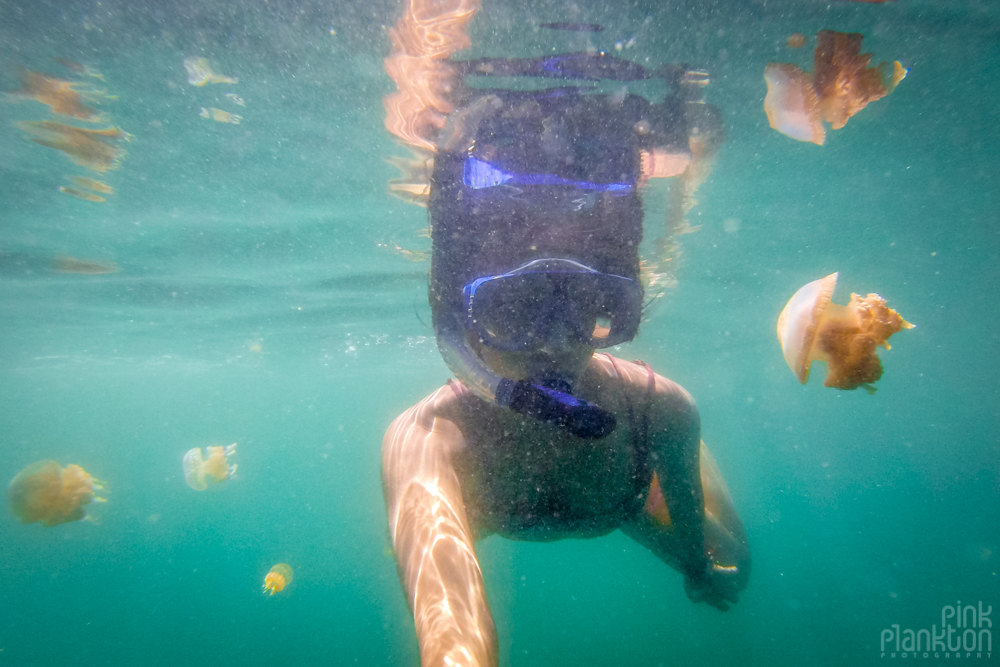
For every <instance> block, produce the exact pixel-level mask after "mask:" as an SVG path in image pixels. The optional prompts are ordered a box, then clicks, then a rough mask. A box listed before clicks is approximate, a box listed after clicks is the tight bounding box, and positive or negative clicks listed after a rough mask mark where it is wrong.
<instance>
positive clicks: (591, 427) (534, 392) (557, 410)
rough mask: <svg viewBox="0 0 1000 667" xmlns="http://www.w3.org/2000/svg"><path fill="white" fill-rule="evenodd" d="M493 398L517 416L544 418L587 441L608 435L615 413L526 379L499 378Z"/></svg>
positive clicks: (612, 428) (610, 431)
mask: <svg viewBox="0 0 1000 667" xmlns="http://www.w3.org/2000/svg"><path fill="white" fill-rule="evenodd" d="M496 401H497V403H498V404H499V405H501V406H503V407H506V408H509V409H511V410H513V411H514V412H516V413H518V414H519V415H524V416H526V417H531V418H533V419H540V420H542V421H547V422H549V423H550V424H554V425H555V426H558V427H560V428H562V429H565V430H567V431H569V432H570V433H572V434H573V435H575V436H576V437H578V438H584V439H586V440H596V439H599V438H604V437H607V436H609V435H611V433H612V431H614V430H615V426H616V421H615V416H614V415H613V414H611V413H610V412H608V411H607V410H602V409H601V408H599V407H597V406H596V405H591V404H590V403H588V402H586V401H584V400H581V399H579V398H576V397H575V396H573V395H571V394H568V393H566V392H563V391H559V390H558V389H550V388H549V387H543V386H542V385H538V384H532V383H531V382H527V381H525V380H511V379H509V378H504V379H502V380H501V381H500V385H499V386H498V387H497V393H496Z"/></svg>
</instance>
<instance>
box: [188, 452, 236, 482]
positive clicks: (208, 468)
mask: <svg viewBox="0 0 1000 667" xmlns="http://www.w3.org/2000/svg"><path fill="white" fill-rule="evenodd" d="M205 451H206V452H207V454H208V455H207V457H206V458H202V455H201V449H199V448H198V447H195V448H194V449H191V450H189V451H188V452H187V454H185V455H184V481H185V482H187V485H188V486H190V487H191V488H192V489H194V490H195V491H204V490H205V489H207V488H208V487H209V485H211V484H217V483H218V482H221V481H223V480H226V479H231V478H232V477H233V475H235V474H236V465H235V464H234V465H229V457H230V456H232V455H233V454H235V453H236V443H235V442H234V443H233V444H231V445H229V446H228V447H206V448H205Z"/></svg>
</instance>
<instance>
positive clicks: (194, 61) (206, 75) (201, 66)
mask: <svg viewBox="0 0 1000 667" xmlns="http://www.w3.org/2000/svg"><path fill="white" fill-rule="evenodd" d="M184 69H186V70H187V75H188V83H190V84H191V85H192V86H198V87H199V88H200V87H201V86H204V85H205V84H206V83H239V82H240V80H239V79H234V78H232V77H229V76H223V75H221V74H216V73H215V72H213V71H212V67H211V66H210V65H209V64H208V58H185V59H184Z"/></svg>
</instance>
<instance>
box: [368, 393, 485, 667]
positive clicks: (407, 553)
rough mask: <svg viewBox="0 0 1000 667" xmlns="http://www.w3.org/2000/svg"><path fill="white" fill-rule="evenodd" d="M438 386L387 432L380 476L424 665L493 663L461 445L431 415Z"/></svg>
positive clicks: (454, 431) (450, 428) (453, 430)
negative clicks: (458, 456) (462, 479)
mask: <svg viewBox="0 0 1000 667" xmlns="http://www.w3.org/2000/svg"><path fill="white" fill-rule="evenodd" d="M450 394H452V389H451V388H450V387H443V388H442V389H440V390H438V391H437V392H435V393H434V394H432V395H431V396H430V397H428V398H427V399H425V400H424V401H422V402H421V403H419V404H417V405H416V406H414V407H413V408H411V409H409V410H407V411H406V412H404V413H403V414H402V415H400V417H399V418H398V419H396V421H395V422H393V424H392V426H390V427H389V430H388V432H386V436H385V442H384V443H383V458H382V476H383V484H384V487H385V494H386V505H387V508H388V510H389V530H390V534H391V535H392V543H393V550H394V551H395V554H396V562H397V563H398V564H399V569H400V575H401V578H402V580H403V586H404V588H405V589H406V593H407V596H408V600H409V603H410V608H411V610H412V611H413V616H414V620H415V623H416V629H417V637H418V639H419V643H420V657H421V664H423V665H463V666H468V667H473V666H477V665H481V666H487V665H497V664H498V647H497V637H496V627H495V625H494V623H493V617H492V616H491V615H490V610H489V606H488V605H487V602H486V592H485V588H484V584H483V574H482V571H481V570H480V569H479V563H478V562H477V561H476V554H475V550H474V548H473V536H472V530H471V528H470V526H469V521H468V518H467V517H466V513H465V507H464V504H463V501H462V490H461V486H460V483H459V480H458V476H457V475H456V473H455V470H454V468H453V467H452V463H451V457H452V455H453V454H454V453H456V452H458V451H460V450H461V449H463V448H464V447H465V441H464V438H463V437H462V434H461V433H460V432H459V430H458V428H457V427H456V426H455V424H453V423H452V422H450V421H448V420H445V419H439V418H435V417H434V416H433V415H434V414H435V413H438V412H439V410H440V404H441V403H442V402H443V400H446V399H447V398H450V396H449V395H450Z"/></svg>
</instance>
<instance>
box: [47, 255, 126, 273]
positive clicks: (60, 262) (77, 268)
mask: <svg viewBox="0 0 1000 667" xmlns="http://www.w3.org/2000/svg"><path fill="white" fill-rule="evenodd" d="M52 270H53V271H58V272H59V273H79V274H82V275H87V276H100V275H106V274H109V273H118V265H117V264H115V263H114V262H92V261H90V260H86V259H77V258H76V257H71V256H70V255H56V256H55V257H53V258H52Z"/></svg>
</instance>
